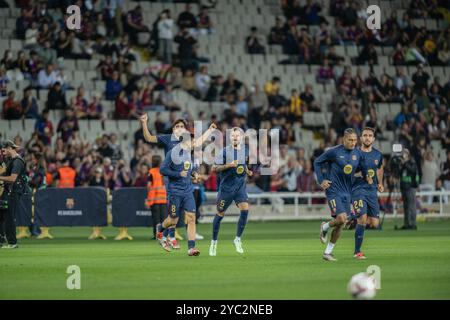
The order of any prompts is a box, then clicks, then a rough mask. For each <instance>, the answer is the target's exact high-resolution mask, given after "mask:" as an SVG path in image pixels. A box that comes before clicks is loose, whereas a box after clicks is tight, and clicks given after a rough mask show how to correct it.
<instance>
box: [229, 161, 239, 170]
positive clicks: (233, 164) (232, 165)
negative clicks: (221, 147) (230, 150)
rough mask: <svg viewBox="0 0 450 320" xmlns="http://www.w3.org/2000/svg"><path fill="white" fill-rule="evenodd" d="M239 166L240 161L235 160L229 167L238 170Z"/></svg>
mask: <svg viewBox="0 0 450 320" xmlns="http://www.w3.org/2000/svg"><path fill="white" fill-rule="evenodd" d="M237 165H238V161H237V160H233V162H231V163H230V164H229V166H230V167H231V168H236V167H237Z"/></svg>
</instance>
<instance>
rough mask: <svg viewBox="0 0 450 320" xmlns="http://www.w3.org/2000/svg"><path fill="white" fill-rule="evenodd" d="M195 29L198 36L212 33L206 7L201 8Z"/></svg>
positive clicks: (211, 24) (211, 25)
mask: <svg viewBox="0 0 450 320" xmlns="http://www.w3.org/2000/svg"><path fill="white" fill-rule="evenodd" d="M197 22H198V24H197V27H198V31H199V32H200V34H205V33H212V32H213V27H214V25H213V23H212V21H211V18H210V17H209V14H208V8H207V7H206V6H202V8H201V10H200V13H199V14H198V16H197Z"/></svg>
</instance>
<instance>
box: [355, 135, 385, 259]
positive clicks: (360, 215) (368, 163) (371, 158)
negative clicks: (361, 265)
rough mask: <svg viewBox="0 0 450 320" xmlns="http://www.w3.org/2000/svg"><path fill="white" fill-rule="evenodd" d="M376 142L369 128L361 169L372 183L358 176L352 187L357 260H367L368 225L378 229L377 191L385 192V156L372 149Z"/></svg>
mask: <svg viewBox="0 0 450 320" xmlns="http://www.w3.org/2000/svg"><path fill="white" fill-rule="evenodd" d="M374 141H375V130H374V129H372V128H369V127H366V128H364V129H363V131H362V135H361V148H360V150H361V152H362V154H363V158H362V161H361V169H362V170H364V171H366V172H367V175H368V177H369V179H370V180H371V182H372V183H371V184H370V183H368V182H367V181H366V179H363V178H362V176H357V177H355V180H354V182H353V186H352V204H353V210H354V212H355V214H356V218H357V224H356V228H355V254H354V258H356V259H365V258H366V257H365V255H364V254H363V253H362V252H361V246H362V242H363V237H364V230H365V227H366V223H368V225H369V226H370V227H371V228H377V227H378V216H379V213H380V206H379V204H378V193H377V191H379V192H383V183H382V179H383V155H382V153H381V152H380V151H378V150H377V149H375V148H373V147H372V145H373V143H374Z"/></svg>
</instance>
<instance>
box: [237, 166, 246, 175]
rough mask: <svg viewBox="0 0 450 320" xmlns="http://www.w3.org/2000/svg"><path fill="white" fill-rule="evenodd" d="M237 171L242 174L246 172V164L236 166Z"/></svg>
mask: <svg viewBox="0 0 450 320" xmlns="http://www.w3.org/2000/svg"><path fill="white" fill-rule="evenodd" d="M236 172H237V174H242V173H243V172H244V166H238V167H237V168H236Z"/></svg>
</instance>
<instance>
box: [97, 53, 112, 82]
mask: <svg viewBox="0 0 450 320" xmlns="http://www.w3.org/2000/svg"><path fill="white" fill-rule="evenodd" d="M114 69H115V67H114V64H113V60H112V55H110V54H107V55H106V57H105V59H104V60H101V61H100V63H99V64H98V65H97V71H98V72H100V74H101V77H102V80H109V79H111V78H112V74H113V72H114Z"/></svg>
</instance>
